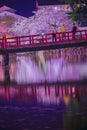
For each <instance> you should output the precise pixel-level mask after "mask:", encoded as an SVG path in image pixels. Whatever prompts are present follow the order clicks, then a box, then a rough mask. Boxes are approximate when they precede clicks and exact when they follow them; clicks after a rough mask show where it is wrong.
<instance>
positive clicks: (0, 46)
mask: <svg viewBox="0 0 87 130" xmlns="http://www.w3.org/2000/svg"><path fill="white" fill-rule="evenodd" d="M86 42H87V30H81V31H77V32H76V35H75V38H74V36H73V34H72V32H66V35H65V37H62V33H60V32H58V33H56V39H52V34H51V33H49V34H43V35H30V36H19V37H18V36H17V37H10V38H6V36H3V38H1V39H0V53H4V51H8V52H10V53H13V52H23V51H33V50H34V51H35V50H41V49H42V50H43V49H49V48H50V49H53V48H54V49H56V48H57V47H58V48H62V47H63V48H64V47H73V46H83V45H87V43H86Z"/></svg>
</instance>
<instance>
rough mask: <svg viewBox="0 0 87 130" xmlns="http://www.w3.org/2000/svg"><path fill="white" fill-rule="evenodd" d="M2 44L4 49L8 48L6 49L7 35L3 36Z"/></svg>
mask: <svg viewBox="0 0 87 130" xmlns="http://www.w3.org/2000/svg"><path fill="white" fill-rule="evenodd" d="M2 44H3V48H6V47H7V39H6V35H3V38H2Z"/></svg>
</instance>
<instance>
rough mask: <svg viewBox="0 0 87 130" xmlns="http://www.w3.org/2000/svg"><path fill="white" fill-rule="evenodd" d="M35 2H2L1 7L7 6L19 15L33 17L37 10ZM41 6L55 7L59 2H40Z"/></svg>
mask: <svg viewBox="0 0 87 130" xmlns="http://www.w3.org/2000/svg"><path fill="white" fill-rule="evenodd" d="M35 3H36V2H35V0H0V6H3V5H7V6H9V7H11V8H13V9H15V10H17V12H16V13H17V14H20V15H22V16H25V17H29V16H31V15H32V11H34V10H35ZM38 3H39V5H52V4H53V5H55V4H58V0H38Z"/></svg>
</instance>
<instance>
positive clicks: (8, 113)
mask: <svg viewBox="0 0 87 130" xmlns="http://www.w3.org/2000/svg"><path fill="white" fill-rule="evenodd" d="M0 128H1V129H6V130H8V129H13V130H18V129H20V130H24V129H27V130H33V129H36V130H41V129H44V130H47V129H49V130H80V129H81V130H82V129H86V128H87V85H82V86H81V85H75V84H74V85H50V86H49V85H43V86H27V87H23V86H18V87H17V86H16V87H14V86H7V87H6V86H5V87H2V86H1V87H0Z"/></svg>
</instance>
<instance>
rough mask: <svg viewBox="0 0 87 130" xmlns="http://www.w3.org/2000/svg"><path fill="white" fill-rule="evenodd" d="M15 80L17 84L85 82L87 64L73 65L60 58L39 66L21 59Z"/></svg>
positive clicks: (31, 61)
mask: <svg viewBox="0 0 87 130" xmlns="http://www.w3.org/2000/svg"><path fill="white" fill-rule="evenodd" d="M42 63H43V62H42ZM44 68H45V69H44ZM44 70H45V71H44ZM15 78H16V81H17V83H40V82H45V81H47V82H57V81H61V82H62V81H73V80H74V81H77V80H83V79H84V78H87V63H81V64H73V65H72V64H70V63H68V62H66V61H65V60H64V59H62V58H60V59H51V60H49V61H46V62H45V64H41V65H38V64H36V63H35V62H34V61H33V60H31V59H26V58H25V57H19V61H18V63H17V71H16V76H15Z"/></svg>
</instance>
